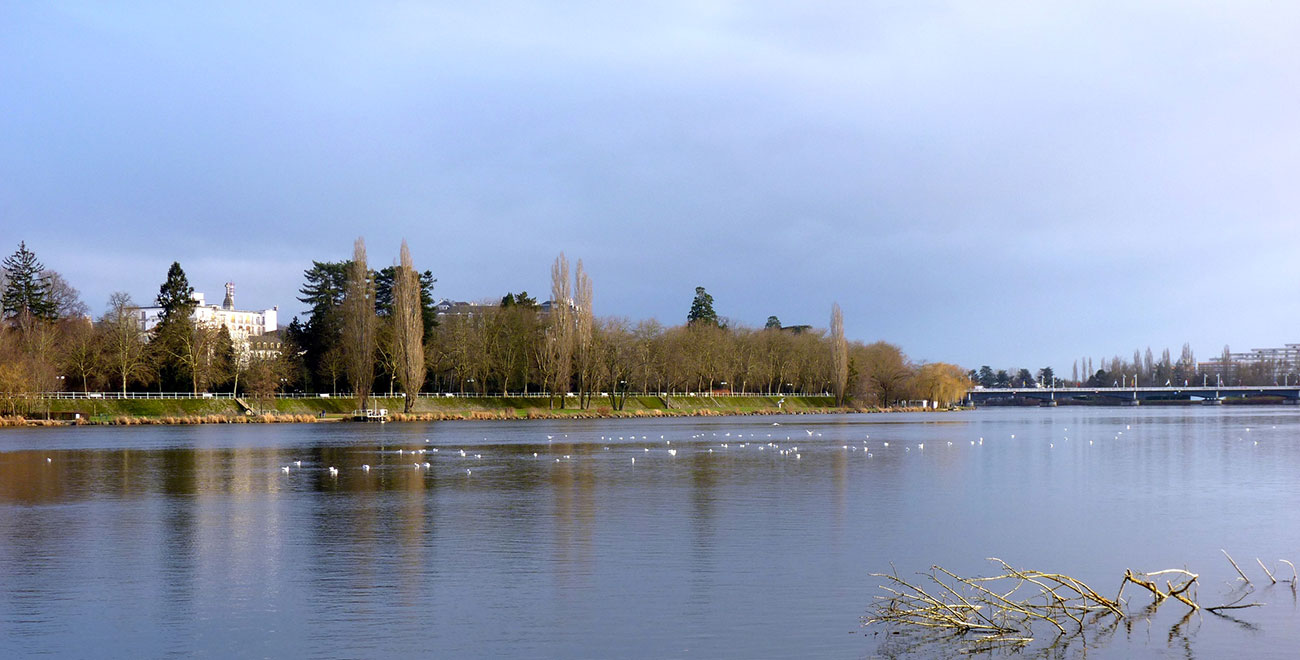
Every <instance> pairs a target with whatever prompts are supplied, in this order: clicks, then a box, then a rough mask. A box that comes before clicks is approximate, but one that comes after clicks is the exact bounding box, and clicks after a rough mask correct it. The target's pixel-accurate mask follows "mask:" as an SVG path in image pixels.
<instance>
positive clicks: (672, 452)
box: [668, 449, 677, 456]
mask: <svg viewBox="0 0 1300 660" xmlns="http://www.w3.org/2000/svg"><path fill="white" fill-rule="evenodd" d="M668 455H669V456H676V455H677V450H676V449H669V450H668Z"/></svg>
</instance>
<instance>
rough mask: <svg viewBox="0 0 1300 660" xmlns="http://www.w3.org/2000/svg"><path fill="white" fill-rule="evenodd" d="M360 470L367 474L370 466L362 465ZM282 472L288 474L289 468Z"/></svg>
mask: <svg viewBox="0 0 1300 660" xmlns="http://www.w3.org/2000/svg"><path fill="white" fill-rule="evenodd" d="M361 469H362V470H364V471H366V472H369V471H370V466H369V465H362V466H361ZM284 471H285V472H288V471H289V468H285V469H284Z"/></svg>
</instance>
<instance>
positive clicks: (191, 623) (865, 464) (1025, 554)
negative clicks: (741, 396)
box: [0, 407, 1300, 658]
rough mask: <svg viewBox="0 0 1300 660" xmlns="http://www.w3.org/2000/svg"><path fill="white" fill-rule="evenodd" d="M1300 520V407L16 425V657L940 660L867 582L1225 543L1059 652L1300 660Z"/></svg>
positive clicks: (1, 555) (1091, 574) (7, 530)
mask: <svg viewBox="0 0 1300 660" xmlns="http://www.w3.org/2000/svg"><path fill="white" fill-rule="evenodd" d="M768 443H772V444H771V445H769V444H768ZM886 443H887V444H886ZM724 445H726V446H725V447H724ZM775 445H779V446H775ZM846 446H847V447H848V448H846ZM434 449H437V450H438V451H436V452H435V451H433V450H434ZM462 450H463V451H464V455H462V453H461V452H462ZM670 450H673V451H675V452H676V453H675V455H674V454H673V453H671V452H670ZM534 454H536V456H534ZM299 461H300V462H301V464H300V465H299V464H298V462H299ZM426 462H427V463H428V464H429V465H428V467H425V466H424V463H426ZM363 465H369V466H370V469H369V470H365V469H364V468H363V467H362V466H363ZM285 467H288V468H289V469H288V472H285V471H284V468H285ZM330 467H335V468H337V474H336V475H335V474H331V472H330V471H329V469H328V468H330ZM1298 505H1300V410H1298V409H1296V408H1289V407H1276V408H1273V407H1223V408H1208V407H1206V408H1201V407H1195V408H1190V407H1180V408H1082V407H1079V408H1069V407H1062V408H1055V409H1037V408H1035V409H987V410H979V411H973V412H961V413H947V414H930V415H911V414H892V415H842V416H841V415H835V416H806V417H793V416H784V417H735V418H677V419H648V420H595V421H591V420H586V421H577V420H575V421H527V422H438V423H432V424H387V425H382V426H381V425H346V424H315V425H312V424H306V425H284V426H274V425H239V426H197V427H131V428H109V427H83V428H66V429H6V430H0V534H2V536H0V657H6V658H8V657H30V656H39V655H54V656H60V657H124V656H131V657H162V656H169V655H184V656H199V657H322V658H382V657H401V658H406V657H432V656H438V657H457V658H472V657H483V658H491V657H524V658H611V657H632V658H755V657H763V658H806V657H820V658H858V657H893V656H915V657H937V656H948V655H955V654H956V653H958V652H960V651H962V650H966V647H964V646H963V644H964V643H963V642H961V641H960V640H947V641H939V642H919V641H918V640H915V639H914V638H913V637H911V636H909V635H891V634H889V632H888V631H887V630H886V629H881V628H877V627H874V626H872V627H867V628H863V627H862V626H861V623H860V618H861V617H862V616H863V615H864V614H865V613H866V611H867V608H868V607H869V606H870V605H871V603H872V600H873V597H874V596H876V595H877V594H878V593H880V591H879V589H878V586H879V585H880V584H881V580H880V579H879V578H876V577H873V576H872V575H871V573H878V572H882V571H889V570H891V566H892V567H893V568H894V569H896V570H897V571H898V572H899V573H900V574H904V575H907V574H913V573H915V572H917V571H923V570H926V569H928V568H929V567H930V566H931V565H932V564H940V565H943V566H945V567H947V568H950V569H952V570H953V571H955V572H957V573H962V574H977V573H983V574H988V573H990V572H991V570H992V567H991V566H990V565H989V564H988V562H987V561H986V560H985V558H987V557H1000V558H1002V559H1004V560H1006V561H1008V562H1010V563H1011V564H1014V565H1016V566H1019V567H1023V568H1032V569H1039V570H1046V571H1055V572H1063V573H1069V574H1071V575H1074V576H1075V577H1078V578H1080V579H1083V580H1084V581H1087V582H1089V583H1091V584H1092V585H1093V586H1094V587H1097V588H1098V589H1099V590H1100V591H1103V592H1106V593H1107V594H1113V593H1114V590H1115V589H1117V588H1118V586H1119V583H1120V579H1121V578H1122V576H1123V574H1124V570H1125V569H1126V568H1132V569H1135V570H1142V571H1154V570H1158V569H1164V568H1184V567H1185V568H1187V569H1189V570H1192V571H1194V572H1197V573H1199V574H1200V575H1201V578H1200V585H1201V586H1200V588H1199V594H1198V595H1199V600H1200V601H1201V603H1202V604H1204V605H1214V604H1220V603H1223V602H1227V601H1230V600H1234V599H1236V598H1237V597H1238V596H1239V595H1240V593H1241V591H1242V588H1243V587H1242V586H1241V585H1240V584H1239V583H1236V582H1234V579H1235V578H1236V572H1235V571H1234V570H1233V568H1232V566H1231V565H1230V564H1228V562H1227V560H1226V559H1224V557H1223V555H1222V554H1221V549H1226V550H1228V552H1230V553H1232V554H1233V556H1234V557H1235V558H1236V559H1237V562H1238V563H1239V564H1241V566H1242V568H1243V570H1245V571H1246V572H1247V575H1248V576H1250V577H1251V579H1252V580H1253V581H1254V585H1253V587H1252V588H1253V589H1254V593H1252V594H1250V595H1249V596H1248V597H1247V601H1246V602H1254V601H1258V602H1263V603H1266V605H1265V606H1262V607H1258V608H1252V609H1246V610H1235V611H1233V612H1231V614H1232V617H1231V618H1226V617H1219V616H1215V615H1212V614H1208V613H1201V614H1197V615H1195V616H1193V617H1190V618H1187V619H1185V618H1184V616H1183V615H1184V614H1185V613H1186V608H1185V607H1182V606H1181V605H1180V604H1178V603H1170V604H1166V605H1162V606H1161V607H1160V608H1159V609H1158V610H1156V611H1155V612H1140V611H1141V610H1142V609H1143V607H1144V606H1145V605H1146V604H1147V602H1148V600H1147V599H1145V598H1144V597H1143V596H1142V595H1141V594H1138V593H1136V592H1135V591H1132V590H1130V591H1126V592H1125V596H1126V598H1128V599H1129V600H1130V608H1131V610H1132V611H1134V612H1139V613H1140V614H1139V615H1137V616H1133V617H1130V619H1128V620H1126V621H1125V622H1124V623H1123V624H1122V625H1119V626H1114V627H1111V628H1110V629H1108V630H1104V631H1098V632H1096V633H1094V634H1091V635H1085V636H1084V638H1083V639H1077V638H1076V639H1071V640H1067V641H1065V642H1062V643H1058V644H1057V646H1055V647H1052V648H1050V649H1048V650H1047V652H1046V653H1047V654H1050V655H1054V656H1067V657H1071V656H1075V655H1079V656H1081V655H1085V654H1086V655H1088V656H1089V657H1133V656H1150V657H1175V656H1176V657H1198V656H1199V657H1206V658H1214V657H1223V656H1225V655H1228V654H1236V655H1242V656H1244V657H1293V656H1294V654H1295V653H1296V652H1297V649H1300V625H1297V624H1298V623H1300V613H1298V608H1297V604H1296V596H1295V593H1294V591H1293V590H1292V589H1291V588H1290V586H1289V585H1284V584H1278V585H1269V584H1268V579H1267V578H1266V577H1265V576H1264V573H1263V571H1262V570H1261V569H1260V568H1259V566H1258V565H1257V564H1256V562H1255V560H1256V558H1257V557H1258V558H1260V559H1262V560H1263V561H1264V562H1265V564H1266V565H1268V566H1270V567H1274V566H1278V567H1281V568H1279V569H1278V570H1280V571H1281V574H1279V577H1282V575H1283V574H1284V575H1285V577H1287V578H1289V577H1290V575H1291V573H1290V569H1289V568H1285V565H1282V564H1278V563H1277V560H1279V559H1289V560H1291V561H1295V562H1300V527H1298V526H1297V525H1296V524H1295V519H1296V515H1297V514H1296V511H1297V510H1298V508H1297V507H1298ZM1211 601H1213V602H1211ZM1033 648H1035V647H1031V650H1033ZM1001 653H1005V651H1003V652H1000V653H998V654H1001Z"/></svg>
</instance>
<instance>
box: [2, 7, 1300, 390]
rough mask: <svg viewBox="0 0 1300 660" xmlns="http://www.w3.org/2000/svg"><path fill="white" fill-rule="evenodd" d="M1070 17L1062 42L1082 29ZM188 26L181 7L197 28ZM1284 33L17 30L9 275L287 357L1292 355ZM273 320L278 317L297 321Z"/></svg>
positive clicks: (1155, 17) (1282, 10)
mask: <svg viewBox="0 0 1300 660" xmlns="http://www.w3.org/2000/svg"><path fill="white" fill-rule="evenodd" d="M1067 4H1073V5H1077V6H1073V7H1070V6H1066V5H1067ZM186 5H188V6H186ZM1297 34H1300V4H1297V3H1279V2H1270V3H1248V2H1240V1H1233V2H1223V3H1214V4H1211V3H1195V2H1170V3H1156V2H1132V1H1131V0H1128V1H1124V2H1114V3H1105V2H1087V3H1083V2H1080V3H1043V2H1020V3H998V2H953V3H923V2H911V1H901V2H890V3H871V2H843V3H818V2H789V3H775V2H703V1H700V0H689V1H686V2H680V3H673V2H667V1H658V2H654V3H646V4H644V5H642V4H639V3H625V2H593V3H590V4H588V5H585V6H584V5H583V4H582V3H567V2H566V3H559V2H556V3H535V2H522V3H509V2H505V3H502V2H472V3H465V2H455V3H452V2H448V3H423V2H397V3H387V2H357V3H343V2H319V1H312V2H302V3H292V2H273V3H267V2H262V1H258V2H249V3H238V2H196V3H178V2H158V3H102V2H88V3H76V2H40V3H35V2H20V1H17V0H14V1H7V0H0V252H3V253H5V254H8V253H10V252H12V250H13V249H15V248H16V246H17V244H18V241H20V240H25V241H26V242H27V244H28V246H29V247H30V248H32V249H34V250H35V251H36V253H37V255H38V256H39V257H40V258H41V260H42V261H43V262H44V263H45V265H46V266H47V267H49V268H52V269H54V270H57V271H60V272H61V273H63V274H64V275H65V277H67V279H68V280H69V281H70V282H71V283H72V284H73V285H74V286H76V287H77V288H79V289H80V290H81V292H82V294H83V297H84V298H85V299H86V301H87V302H88V303H89V304H90V305H91V307H92V308H93V309H94V310H96V312H97V313H98V312H100V311H102V308H103V307H104V303H105V301H106V300H107V298H108V295H109V294H110V293H111V292H112V291H115V290H125V291H128V292H130V293H131V294H132V295H133V296H134V297H135V298H136V300H137V301H145V300H150V299H152V298H153V296H155V295H156V294H157V290H158V286H159V285H160V284H161V283H162V281H163V279H164V276H165V274H166V271H167V266H168V265H169V264H170V263H171V262H172V261H179V262H180V263H181V265H182V266H183V267H184V268H185V270H186V272H187V273H188V274H189V278H190V282H191V283H192V284H193V285H194V286H195V287H196V288H197V289H199V290H201V291H205V292H206V293H207V295H208V297H209V299H217V300H219V299H220V294H221V285H222V283H224V282H226V281H227V280H233V281H235V282H236V284H237V286H238V293H237V302H238V303H239V306H240V307H252V308H260V307H265V306H271V305H279V306H280V308H281V310H283V311H282V314H283V316H282V318H284V319H285V320H286V321H287V319H288V318H289V317H290V316H292V314H293V313H295V312H298V311H301V307H302V306H301V305H300V304H299V303H298V302H297V301H295V300H294V295H295V293H296V289H297V288H298V287H299V286H300V284H301V280H302V277H301V274H302V271H303V270H304V269H305V268H307V267H309V266H310V264H311V260H313V259H317V260H341V259H346V258H348V257H349V256H350V254H351V249H352V241H353V240H354V239H355V238H356V237H357V236H360V235H363V236H365V238H366V241H367V244H368V246H369V252H370V259H371V262H372V263H373V264H376V265H380V266H382V265H387V264H390V263H392V262H393V260H394V259H395V258H396V256H397V253H398V247H399V244H400V241H401V239H402V238H406V239H407V240H408V241H409V243H410V245H411V249H412V253H413V254H414V256H415V260H416V262H417V265H418V266H419V267H421V268H428V269H431V270H432V271H433V272H434V274H435V276H436V277H437V278H438V284H437V289H436V291H435V295H437V296H438V297H444V296H445V297H450V298H454V299H462V300H477V299H485V298H499V297H500V296H501V295H503V294H504V293H505V292H507V291H518V290H520V289H526V290H528V291H529V292H530V293H533V294H535V295H537V296H538V298H539V299H545V298H546V297H547V296H546V294H547V292H548V290H549V265H550V263H551V261H552V260H553V259H554V258H555V256H556V255H557V254H558V253H559V252H560V251H564V252H565V253H566V254H567V255H568V256H569V258H570V260H571V261H575V262H576V260H577V259H582V260H583V262H584V263H585V265H586V268H587V270H588V272H589V273H590V274H591V277H592V281H593V284H594V289H595V303H596V312H597V314H598V315H617V316H627V317H630V318H633V319H639V318H648V317H654V318H658V319H659V320H661V321H663V322H665V323H671V324H676V323H681V322H682V321H684V319H685V316H686V312H687V310H688V309H689V307H690V301H691V297H692V295H693V291H694V287H696V286H704V287H706V288H707V289H708V291H709V293H711V294H712V295H713V296H714V299H715V307H716V309H717V311H718V313H719V314H720V315H722V316H725V317H729V318H731V319H733V320H734V321H736V322H739V323H743V324H749V325H758V326H761V325H762V324H763V322H764V320H765V319H766V318H767V317H768V315H772V314H775V315H777V316H779V317H780V319H781V320H782V321H783V322H784V323H786V324H795V323H808V324H813V325H817V326H820V327H825V326H826V325H827V324H828V319H829V315H830V307H831V304H832V303H833V302H839V303H840V305H841V306H842V307H843V308H844V317H845V328H846V333H847V334H848V335H849V336H850V337H851V338H854V339H861V340H864V341H875V340H878V339H883V340H887V341H890V342H894V343H897V344H899V345H901V346H902V347H903V349H904V350H905V351H906V352H907V353H908V354H909V355H910V356H911V357H912V358H914V359H916V360H926V361H950V362H956V363H958V364H961V365H963V366H967V367H977V366H979V365H981V364H992V365H994V366H996V367H1012V366H1024V367H1030V368H1037V367H1041V366H1044V365H1052V366H1054V367H1056V369H1057V370H1058V372H1062V371H1063V372H1064V373H1068V371H1069V368H1070V365H1071V363H1072V361H1073V360H1074V359H1075V358H1076V357H1079V356H1083V355H1091V356H1094V357H1097V358H1100V357H1103V356H1110V355H1115V354H1119V355H1124V356H1129V355H1131V354H1132V351H1133V349H1134V348H1139V347H1141V348H1145V347H1146V346H1148V345H1150V346H1152V347H1153V348H1154V350H1155V351H1156V353H1157V355H1158V354H1159V350H1160V348H1162V347H1165V346H1169V347H1171V348H1173V349H1174V354H1175V356H1176V355H1177V352H1178V350H1177V349H1178V347H1179V346H1181V344H1182V343H1183V342H1185V341H1186V342H1191V343H1192V346H1193V347H1194V348H1195V349H1196V351H1197V353H1198V356H1199V357H1201V358H1202V359H1204V358H1207V357H1210V356H1211V355H1212V354H1215V353H1217V352H1219V351H1220V350H1222V347H1223V345H1224V344H1231V345H1232V347H1233V349H1234V350H1242V349H1246V348H1251V347H1255V346H1274V345H1281V344H1282V343H1285V342H1296V341H1300V258H1298V255H1300V240H1298V239H1300V222H1298V219H1300V214H1297V211H1300V186H1298V185H1297V174H1298V173H1300V167H1298V166H1300V79H1298V78H1300V66H1297V63H1298V62H1300V39H1297V38H1296V35H1297ZM284 312H287V313H284Z"/></svg>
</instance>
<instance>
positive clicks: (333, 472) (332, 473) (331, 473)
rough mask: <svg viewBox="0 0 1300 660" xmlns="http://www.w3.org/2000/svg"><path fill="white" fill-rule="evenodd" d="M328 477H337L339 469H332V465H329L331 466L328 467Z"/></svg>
mask: <svg viewBox="0 0 1300 660" xmlns="http://www.w3.org/2000/svg"><path fill="white" fill-rule="evenodd" d="M330 476H331V477H337V476H339V469H338V468H336V467H334V466H333V465H331V466H330Z"/></svg>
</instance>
